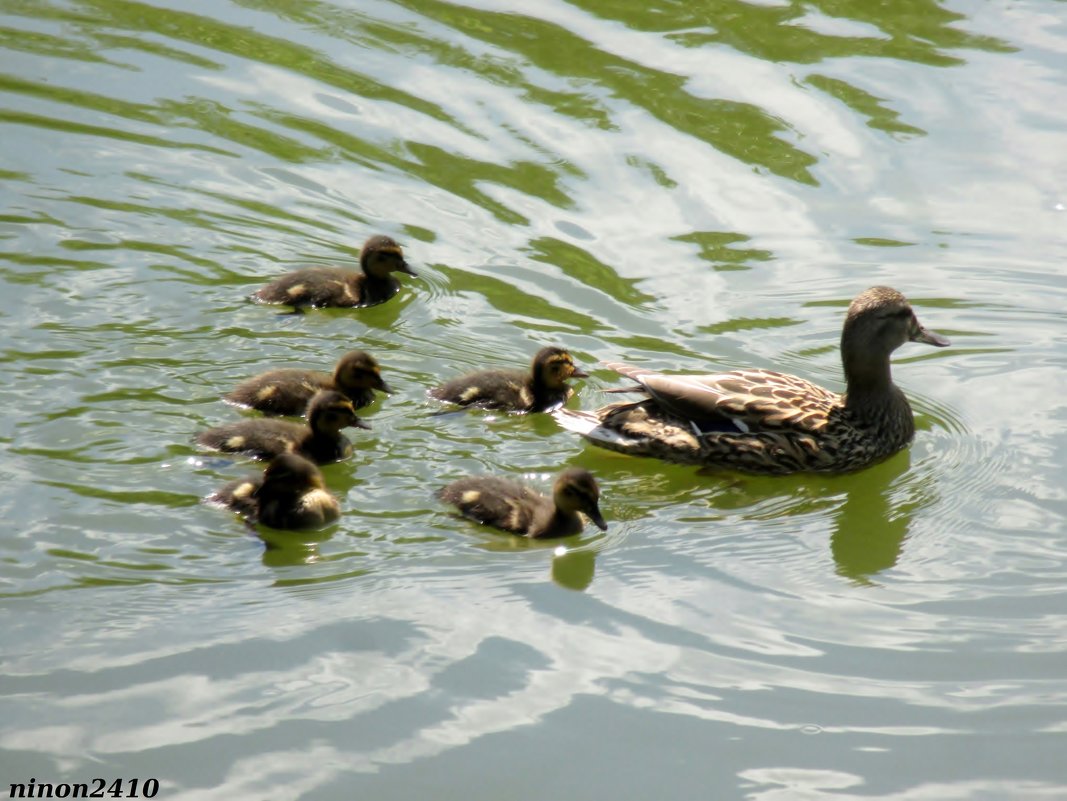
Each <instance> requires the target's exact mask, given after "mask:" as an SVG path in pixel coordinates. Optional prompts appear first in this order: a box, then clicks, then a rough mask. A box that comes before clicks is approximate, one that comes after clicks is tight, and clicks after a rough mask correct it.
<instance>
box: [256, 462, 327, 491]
mask: <svg viewBox="0 0 1067 801" xmlns="http://www.w3.org/2000/svg"><path fill="white" fill-rule="evenodd" d="M316 489H319V490H324V489H326V482H325V481H324V480H323V478H322V473H321V472H319V468H318V467H316V466H315V465H314V463H312V462H310V461H308V460H307V459H305V458H304V457H303V456H298V455H297V454H295V453H283V454H280V455H279V456H275V457H274V458H273V459H271V461H270V464H268V465H267V469H266V470H265V471H264V472H263V483H262V484H260V485H259V487H258V489H256V490H255V491H254V492H253V493H252V496H253V497H255V498H258V497H260V496H272V495H274V496H277V495H297V496H299V495H303V494H305V493H307V492H309V491H311V490H316Z"/></svg>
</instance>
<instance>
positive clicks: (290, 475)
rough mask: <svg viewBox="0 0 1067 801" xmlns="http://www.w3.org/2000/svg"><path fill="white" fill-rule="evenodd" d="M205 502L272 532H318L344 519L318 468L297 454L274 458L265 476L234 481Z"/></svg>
mask: <svg viewBox="0 0 1067 801" xmlns="http://www.w3.org/2000/svg"><path fill="white" fill-rule="evenodd" d="M205 501H206V502H207V503H210V504H213V505H215V506H225V507H227V508H229V509H232V510H233V511H235V512H237V513H238V514H240V515H243V516H244V517H245V519H246V520H247V521H248V522H249V523H262V524H263V525H265V526H270V527H271V528H315V527H318V526H323V525H325V524H326V523H332V522H333V521H334V520H336V519H337V518H338V517H340V516H341V507H340V504H338V503H337V498H335V497H334V496H333V495H331V494H330V493H329V492H328V491H327V490H326V482H325V481H324V480H323V478H322V473H321V472H319V468H317V467H316V466H315V465H314V464H312V463H311V462H309V461H308V460H307V459H305V458H304V457H303V456H297V455H296V454H295V453H283V454H279V455H278V456H275V457H274V458H273V459H271V461H270V464H268V465H267V469H266V470H265V471H264V472H263V474H262V475H258V476H250V477H248V478H244V479H239V480H237V481H231V482H230V483H229V484H226V485H225V486H223V487H221V488H220V489H218V490H217V491H216V492H213V493H212V494H211V495H209V496H208V497H207V498H206V499H205Z"/></svg>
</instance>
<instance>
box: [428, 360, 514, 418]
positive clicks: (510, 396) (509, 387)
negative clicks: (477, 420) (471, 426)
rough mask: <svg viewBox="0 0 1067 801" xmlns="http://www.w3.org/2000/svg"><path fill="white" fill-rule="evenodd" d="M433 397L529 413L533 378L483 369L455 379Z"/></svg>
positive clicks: (469, 404)
mask: <svg viewBox="0 0 1067 801" xmlns="http://www.w3.org/2000/svg"><path fill="white" fill-rule="evenodd" d="M430 397H431V398H436V399H437V400H442V401H447V402H449V403H456V404H459V405H460V406H477V407H479V408H482V409H504V410H507V411H514V412H524V411H528V410H529V408H530V406H531V405H532V404H533V402H534V397H533V391H532V390H531V388H530V376H529V374H528V373H526V372H524V371H522V370H482V371H480V372H476V373H470V374H468V375H464V376H460V377H459V378H453V379H452V380H451V381H446V382H445V383H444V384H442V385H441V386H439V387H434V388H433V389H431V390H430Z"/></svg>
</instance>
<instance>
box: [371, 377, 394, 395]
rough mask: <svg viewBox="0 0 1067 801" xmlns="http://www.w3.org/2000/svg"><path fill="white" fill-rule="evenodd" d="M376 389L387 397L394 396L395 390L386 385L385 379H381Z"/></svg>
mask: <svg viewBox="0 0 1067 801" xmlns="http://www.w3.org/2000/svg"><path fill="white" fill-rule="evenodd" d="M375 389H377V390H378V391H379V392H384V393H385V394H386V395H392V394H393V388H392V387H391V386H389V385H388V384H387V383H385V379H384V378H383V379H381V380H380V381H379V382H378V386H376V387H375Z"/></svg>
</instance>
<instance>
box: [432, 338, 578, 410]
mask: <svg viewBox="0 0 1067 801" xmlns="http://www.w3.org/2000/svg"><path fill="white" fill-rule="evenodd" d="M588 377H589V376H588V373H586V372H584V371H583V370H581V369H579V368H578V366H577V365H575V363H574V360H573V359H572V358H571V355H570V354H569V353H567V351H565V350H564V349H563V348H553V347H549V348H541V350H539V351H537V355H536V356H534V358H533V362H532V363H531V364H530V370H529V371H523V370H507V369H496V370H479V371H478V372H475V373H470V374H468V375H463V376H460V377H459V378H453V379H452V380H451V381H447V382H445V383H444V384H442V385H441V386H439V387H434V388H433V389H431V390H430V392H429V394H430V397H431V398H436V399H437V400H442V401H448V402H449V403H457V404H459V405H460V406H477V407H479V408H482V409H502V410H505V411H509V412H547V411H551V410H553V409H558V408H559V407H560V406H562V405H563V404H564V403H566V402H567V399H568V398H569V397H570V396H571V395H572V394H573V393H574V390H573V389H571V388H570V387H569V386H568V385H567V379H569V378H588Z"/></svg>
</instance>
